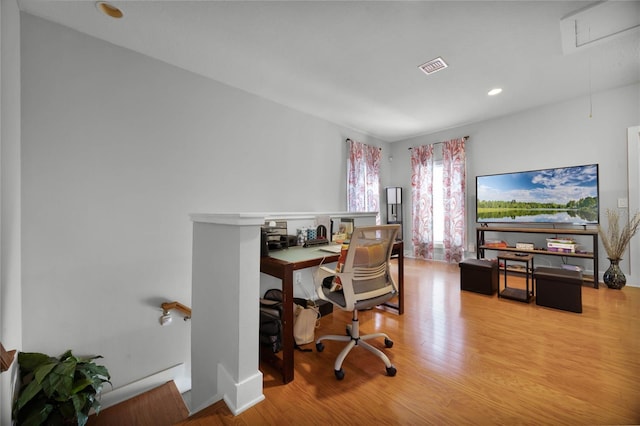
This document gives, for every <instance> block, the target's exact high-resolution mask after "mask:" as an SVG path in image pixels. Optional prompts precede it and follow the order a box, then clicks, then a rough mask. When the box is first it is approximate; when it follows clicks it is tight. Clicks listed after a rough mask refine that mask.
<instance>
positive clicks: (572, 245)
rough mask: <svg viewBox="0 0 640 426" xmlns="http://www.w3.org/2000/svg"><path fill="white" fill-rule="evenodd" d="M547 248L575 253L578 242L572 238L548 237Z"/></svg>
mask: <svg viewBox="0 0 640 426" xmlns="http://www.w3.org/2000/svg"><path fill="white" fill-rule="evenodd" d="M547 250H549V251H554V252H558V253H575V252H576V242H575V241H574V240H572V239H571V238H547Z"/></svg>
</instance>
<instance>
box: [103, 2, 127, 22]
mask: <svg viewBox="0 0 640 426" xmlns="http://www.w3.org/2000/svg"><path fill="white" fill-rule="evenodd" d="M96 7H97V8H98V10H99V11H100V12H102V13H104V14H105V15H107V16H109V17H111V18H115V19H120V18H122V17H123V16H124V13H122V10H120V9H118V8H117V7H115V6H114V5H112V4H109V3H107V2H104V1H99V2H97V3H96Z"/></svg>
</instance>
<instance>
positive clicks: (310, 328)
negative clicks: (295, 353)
mask: <svg viewBox="0 0 640 426" xmlns="http://www.w3.org/2000/svg"><path fill="white" fill-rule="evenodd" d="M305 305H306V306H305V307H303V306H301V305H298V304H296V305H295V306H294V312H293V337H294V339H295V341H296V345H297V346H300V345H306V344H307V343H312V342H313V341H314V340H315V339H316V328H317V327H318V326H319V320H320V309H318V307H317V306H309V304H308V303H306V304H305Z"/></svg>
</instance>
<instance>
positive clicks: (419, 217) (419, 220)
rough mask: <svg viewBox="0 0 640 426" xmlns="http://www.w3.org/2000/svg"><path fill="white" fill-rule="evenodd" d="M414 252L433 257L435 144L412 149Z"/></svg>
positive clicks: (424, 256) (421, 256)
mask: <svg viewBox="0 0 640 426" xmlns="http://www.w3.org/2000/svg"><path fill="white" fill-rule="evenodd" d="M411 202H412V209H413V211H412V213H413V214H412V217H413V235H412V241H413V253H414V256H415V257H419V258H423V259H433V145H425V146H419V147H416V148H413V149H412V150H411Z"/></svg>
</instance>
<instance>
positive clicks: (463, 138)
mask: <svg viewBox="0 0 640 426" xmlns="http://www.w3.org/2000/svg"><path fill="white" fill-rule="evenodd" d="M467 139H469V136H463V137H462V140H465V141H466V140H467ZM441 143H444V142H432V143H428V144H427V145H440V144H441ZM412 149H413V147H412V146H410V147H409V151H411V150H412Z"/></svg>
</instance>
